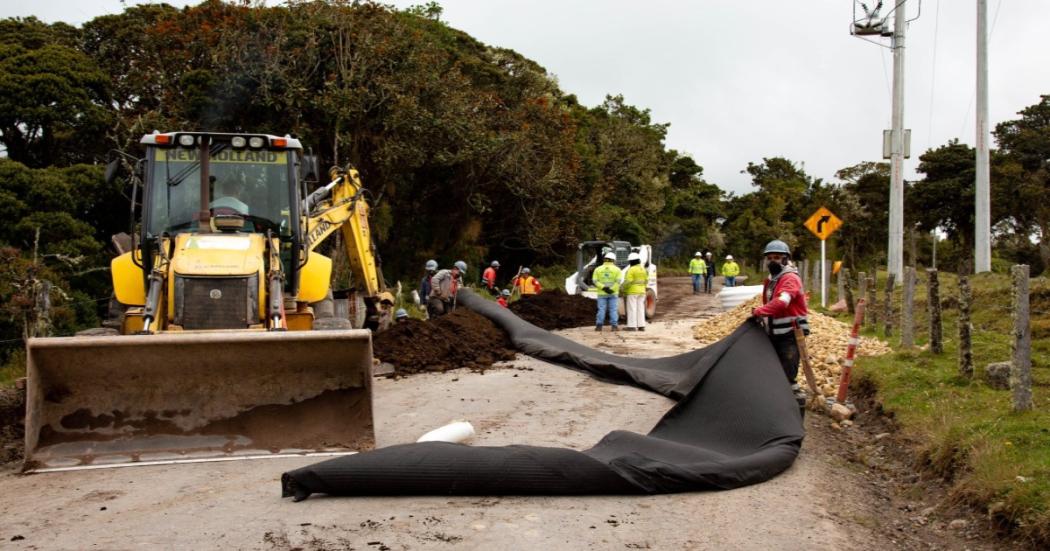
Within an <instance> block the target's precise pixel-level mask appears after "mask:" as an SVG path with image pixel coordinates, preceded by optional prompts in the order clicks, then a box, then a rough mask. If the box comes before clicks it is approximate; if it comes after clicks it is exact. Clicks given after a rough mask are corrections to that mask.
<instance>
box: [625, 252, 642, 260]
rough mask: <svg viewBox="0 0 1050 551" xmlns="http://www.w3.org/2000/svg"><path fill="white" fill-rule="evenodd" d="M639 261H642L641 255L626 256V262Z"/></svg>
mask: <svg viewBox="0 0 1050 551" xmlns="http://www.w3.org/2000/svg"><path fill="white" fill-rule="evenodd" d="M641 259H642V255H640V254H638V253H631V254H629V255H627V260H628V261H631V260H641Z"/></svg>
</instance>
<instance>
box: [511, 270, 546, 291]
mask: <svg viewBox="0 0 1050 551" xmlns="http://www.w3.org/2000/svg"><path fill="white" fill-rule="evenodd" d="M510 284H511V286H512V287H517V288H518V291H520V292H521V294H522V296H525V295H538V294H540V293H541V292H543V286H541V285H540V280H538V279H536V278H534V277H532V271H531V270H529V269H528V268H522V269H521V275H519V276H517V277H515V278H514V280H513V281H511V282H510Z"/></svg>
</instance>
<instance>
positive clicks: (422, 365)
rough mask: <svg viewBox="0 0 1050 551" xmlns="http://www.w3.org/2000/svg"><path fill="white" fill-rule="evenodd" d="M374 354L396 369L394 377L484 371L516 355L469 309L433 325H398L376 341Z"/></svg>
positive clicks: (495, 330)
mask: <svg viewBox="0 0 1050 551" xmlns="http://www.w3.org/2000/svg"><path fill="white" fill-rule="evenodd" d="M372 350H373V354H374V355H375V357H376V358H378V359H379V361H382V362H387V363H390V364H392V365H393V366H394V375H405V374H409V373H420V372H424V371H448V370H450V369H457V368H464V367H465V368H468V369H471V370H474V371H484V370H485V369H487V368H489V367H490V366H491V365H492V364H494V363H496V362H500V361H505V360H513V359H514V356H515V354H516V352H515V351H514V348H513V346H512V345H511V343H510V340H508V339H507V334H506V333H504V332H503V330H502V329H500V328H498V327H496V326H495V324H493V323H492V322H491V321H489V319H488V318H486V317H484V316H482V315H481V314H476V313H474V312H472V311H470V310H467V309H466V308H459V309H457V310H456V311H454V312H452V313H451V314H449V315H447V316H442V317H440V318H437V319H434V320H431V321H420V320H415V319H409V320H406V321H403V322H401V323H398V324H395V325H393V326H392V327H390V329H387V330H386V331H383V332H381V333H379V334H377V335H375V337H373V341H372Z"/></svg>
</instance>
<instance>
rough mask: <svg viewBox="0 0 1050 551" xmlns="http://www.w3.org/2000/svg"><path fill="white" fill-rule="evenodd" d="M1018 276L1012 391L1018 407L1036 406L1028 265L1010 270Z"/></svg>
mask: <svg viewBox="0 0 1050 551" xmlns="http://www.w3.org/2000/svg"><path fill="white" fill-rule="evenodd" d="M1010 271H1011V272H1012V274H1013V277H1014V293H1013V295H1014V297H1013V298H1014V301H1013V302H1014V305H1013V306H1014V308H1013V310H1014V316H1013V317H1014V331H1013V335H1012V336H1013V338H1012V339H1011V341H1010V348H1011V350H1012V352H1013V360H1012V361H1011V362H1010V391H1011V392H1012V393H1013V402H1014V411H1027V410H1030V409H1032V332H1031V328H1030V326H1029V320H1028V313H1029V312H1028V306H1029V305H1028V266H1027V265H1025V264H1020V265H1017V266H1014V267H1013V269H1011V270H1010Z"/></svg>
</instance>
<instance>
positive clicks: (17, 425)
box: [0, 388, 25, 465]
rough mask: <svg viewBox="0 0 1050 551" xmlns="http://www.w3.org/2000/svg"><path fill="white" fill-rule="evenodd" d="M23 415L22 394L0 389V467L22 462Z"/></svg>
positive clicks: (9, 389)
mask: <svg viewBox="0 0 1050 551" xmlns="http://www.w3.org/2000/svg"><path fill="white" fill-rule="evenodd" d="M24 413H25V400H24V399H23V393H22V392H21V391H19V390H17V389H14V388H0V465H2V464H4V463H7V462H10V461H21V460H22V445H23V442H24V440H25V426H24V425H23V423H22V421H23V418H24Z"/></svg>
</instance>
